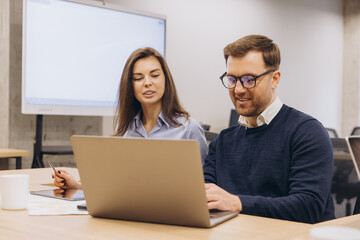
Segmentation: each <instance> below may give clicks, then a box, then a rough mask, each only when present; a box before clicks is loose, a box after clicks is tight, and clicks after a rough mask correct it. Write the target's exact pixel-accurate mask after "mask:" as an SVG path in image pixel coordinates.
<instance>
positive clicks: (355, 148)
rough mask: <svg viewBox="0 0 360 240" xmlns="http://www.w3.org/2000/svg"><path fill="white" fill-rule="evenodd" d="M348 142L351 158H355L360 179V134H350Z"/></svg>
mask: <svg viewBox="0 0 360 240" xmlns="http://www.w3.org/2000/svg"><path fill="white" fill-rule="evenodd" d="M346 142H347V144H348V147H349V152H350V155H351V159H352V160H353V163H354V166H355V170H356V173H357V175H358V178H359V180H360V171H359V169H360V136H348V137H346Z"/></svg>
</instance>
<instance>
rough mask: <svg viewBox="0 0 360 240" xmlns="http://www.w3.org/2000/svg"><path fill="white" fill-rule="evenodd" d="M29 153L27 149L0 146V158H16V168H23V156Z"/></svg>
mask: <svg viewBox="0 0 360 240" xmlns="http://www.w3.org/2000/svg"><path fill="white" fill-rule="evenodd" d="M29 155H30V152H29V151H27V150H20V149H13V148H0V158H15V159H16V169H21V158H22V157H25V156H29Z"/></svg>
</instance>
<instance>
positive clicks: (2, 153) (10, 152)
mask: <svg viewBox="0 0 360 240" xmlns="http://www.w3.org/2000/svg"><path fill="white" fill-rule="evenodd" d="M29 155H30V152H29V151H28V150H21V149H13V148H0V158H9V157H25V156H29Z"/></svg>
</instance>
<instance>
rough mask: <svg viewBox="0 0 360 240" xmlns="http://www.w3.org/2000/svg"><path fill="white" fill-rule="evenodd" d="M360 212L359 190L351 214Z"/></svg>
mask: <svg viewBox="0 0 360 240" xmlns="http://www.w3.org/2000/svg"><path fill="white" fill-rule="evenodd" d="M359 213H360V192H359V194H358V195H357V197H356V202H355V207H354V212H353V214H359Z"/></svg>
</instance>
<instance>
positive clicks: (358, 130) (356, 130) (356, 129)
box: [351, 127, 360, 135]
mask: <svg viewBox="0 0 360 240" xmlns="http://www.w3.org/2000/svg"><path fill="white" fill-rule="evenodd" d="M351 135H360V127H354V129H353V130H352V132H351Z"/></svg>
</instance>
